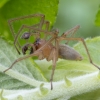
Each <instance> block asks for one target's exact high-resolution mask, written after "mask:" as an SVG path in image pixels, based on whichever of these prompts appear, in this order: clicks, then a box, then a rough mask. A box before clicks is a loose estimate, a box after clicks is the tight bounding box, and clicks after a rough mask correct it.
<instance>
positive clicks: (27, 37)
mask: <svg viewBox="0 0 100 100" xmlns="http://www.w3.org/2000/svg"><path fill="white" fill-rule="evenodd" d="M29 37H30V33H29V32H25V33H24V34H23V35H22V36H21V39H29Z"/></svg>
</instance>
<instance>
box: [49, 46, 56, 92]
mask: <svg viewBox="0 0 100 100" xmlns="http://www.w3.org/2000/svg"><path fill="white" fill-rule="evenodd" d="M50 57H51V58H52V73H51V78H50V81H51V90H52V89H53V84H52V81H53V76H54V71H55V68H56V61H57V59H56V58H57V57H56V48H53V50H52V52H51V54H50V56H49V59H50Z"/></svg>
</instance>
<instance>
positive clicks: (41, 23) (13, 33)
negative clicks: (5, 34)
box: [8, 14, 45, 54]
mask: <svg viewBox="0 0 100 100" xmlns="http://www.w3.org/2000/svg"><path fill="white" fill-rule="evenodd" d="M32 17H40V18H41V20H40V23H39V24H38V26H39V29H41V28H42V26H43V23H44V19H45V15H43V14H32V15H27V16H21V17H18V18H14V19H10V20H8V25H9V27H10V30H11V33H12V35H13V37H14V41H16V40H15V39H16V34H15V32H14V29H13V26H12V25H13V22H15V21H17V20H23V19H26V18H32ZM17 44H18V46H19V47H20V44H19V42H18V41H17ZM14 45H15V44H14ZM15 48H16V50H17V52H18V53H19V54H20V52H19V50H18V48H17V47H16V45H15Z"/></svg>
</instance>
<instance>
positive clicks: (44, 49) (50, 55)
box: [4, 14, 100, 90]
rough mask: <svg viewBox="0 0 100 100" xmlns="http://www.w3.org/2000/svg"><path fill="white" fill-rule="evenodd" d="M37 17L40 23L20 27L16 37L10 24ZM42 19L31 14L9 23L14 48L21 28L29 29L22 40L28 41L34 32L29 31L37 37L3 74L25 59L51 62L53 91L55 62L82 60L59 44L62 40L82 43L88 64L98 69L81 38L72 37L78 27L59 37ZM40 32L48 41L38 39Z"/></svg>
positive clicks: (66, 47)
mask: <svg viewBox="0 0 100 100" xmlns="http://www.w3.org/2000/svg"><path fill="white" fill-rule="evenodd" d="M37 16H38V17H41V21H40V23H38V24H35V25H32V26H27V25H22V27H21V28H20V30H19V32H18V33H17V35H15V34H14V32H13V29H12V26H11V22H13V21H15V20H20V19H24V18H29V17H37ZM44 18H45V17H44V15H43V14H33V15H29V16H23V17H20V18H16V19H13V20H10V21H9V25H10V28H11V31H12V33H13V36H14V38H15V40H14V45H15V47H16V44H18V45H19V43H18V36H19V34H20V33H21V31H22V29H23V28H28V29H29V32H26V33H24V34H23V35H22V38H23V39H29V38H30V36H32V35H34V32H33V33H30V30H33V31H35V33H36V34H37V35H36V41H35V42H34V43H27V44H25V45H24V46H23V48H22V52H23V54H26V51H27V50H29V51H30V54H29V55H26V56H24V57H20V58H18V59H16V60H15V61H14V62H13V63H12V65H11V66H10V67H9V68H8V69H6V70H5V71H4V72H6V71H8V70H9V69H11V68H12V67H13V66H14V64H16V63H17V62H19V61H21V60H24V59H26V58H29V57H33V56H38V59H39V60H42V59H46V60H47V61H50V60H52V64H53V65H52V74H51V78H50V81H51V90H52V89H53V85H52V81H53V75H54V71H55V67H56V62H57V60H58V58H62V59H66V60H82V56H81V55H80V54H79V53H78V52H77V51H75V50H74V49H73V48H71V47H69V46H68V45H63V44H60V41H62V40H66V41H67V42H68V41H70V40H75V41H82V43H83V45H84V47H85V49H86V52H87V55H88V58H89V61H90V63H91V64H92V65H94V66H95V67H97V68H98V69H100V68H99V67H98V66H97V65H95V64H94V63H93V62H92V59H91V56H90V54H89V51H88V49H87V46H86V43H85V41H84V39H83V38H75V37H72V36H73V34H74V33H75V32H76V31H77V30H78V29H79V27H80V26H79V25H77V26H75V27H74V28H72V29H70V30H68V31H66V32H65V33H63V34H62V35H61V36H58V33H59V31H58V30H53V31H49V30H48V28H49V22H48V21H45V20H44ZM44 24H46V28H45V29H42V26H43V25H44ZM41 32H43V33H45V35H46V37H47V36H48V35H49V36H51V38H50V39H49V40H46V39H41V38H40V33H41ZM70 33H72V34H71V37H67V36H68V35H69V34H70ZM53 41H54V44H53V43H52V42H53ZM29 48H30V49H29ZM16 49H17V47H16ZM17 51H18V52H19V50H18V49H17Z"/></svg>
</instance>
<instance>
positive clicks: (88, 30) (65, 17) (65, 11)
mask: <svg viewBox="0 0 100 100" xmlns="http://www.w3.org/2000/svg"><path fill="white" fill-rule="evenodd" d="M38 2H40V3H38ZM52 2H53V3H52ZM54 4H55V5H54ZM99 4H100V0H92V1H91V0H60V1H59V5H58V0H52V1H46V0H43V1H41V0H30V1H28V0H17V1H16V0H0V36H4V37H5V38H8V39H12V35H11V32H10V30H9V27H8V23H7V20H8V19H11V18H15V17H18V16H23V15H28V14H33V13H37V12H39V13H43V14H45V15H46V19H47V20H49V21H50V22H51V26H53V28H58V29H59V31H60V33H63V32H65V31H67V30H68V29H70V28H72V27H74V26H76V25H80V26H81V27H80V29H79V30H78V32H77V34H76V35H77V36H78V37H84V38H86V37H95V36H98V35H99V34H100V27H97V26H96V25H95V19H96V14H97V12H98V10H99ZM57 6H58V13H57ZM54 9H56V10H54ZM56 15H57V19H56ZM30 22H31V21H30Z"/></svg>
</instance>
